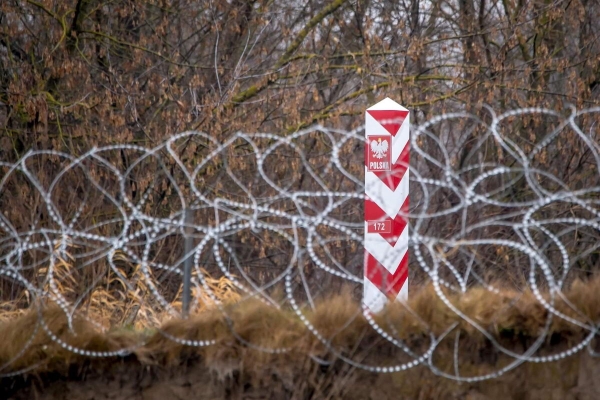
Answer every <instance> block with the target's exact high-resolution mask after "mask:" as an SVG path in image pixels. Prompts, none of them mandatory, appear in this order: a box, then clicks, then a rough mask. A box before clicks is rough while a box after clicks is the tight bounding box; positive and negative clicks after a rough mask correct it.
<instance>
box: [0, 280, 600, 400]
mask: <svg viewBox="0 0 600 400" xmlns="http://www.w3.org/2000/svg"><path fill="white" fill-rule="evenodd" d="M212 284H213V285H215V287H216V288H221V290H223V293H224V296H225V297H227V296H229V297H228V298H229V300H230V302H229V303H228V304H227V305H226V307H225V309H224V310H225V312H224V313H223V312H221V311H220V310H218V309H217V308H215V307H210V306H205V307H204V308H203V309H202V310H199V311H198V312H196V313H194V314H193V315H192V316H191V317H190V318H189V319H188V320H173V319H172V320H163V321H159V325H156V326H160V328H159V329H158V330H153V331H150V332H149V331H148V330H147V329H146V330H143V329H118V328H117V327H113V328H112V329H110V330H109V331H107V332H105V333H101V332H100V331H99V330H98V329H96V328H95V327H94V326H93V325H92V324H90V323H89V322H87V321H86V320H84V319H83V318H81V317H75V318H74V320H73V327H72V329H70V328H69V326H68V321H67V318H66V317H65V314H64V312H63V311H62V310H61V309H60V308H58V307H56V306H55V305H52V304H46V305H43V306H41V308H39V310H38V309H36V308H35V307H32V308H31V309H29V310H27V311H20V310H14V309H13V310H11V309H10V307H8V308H6V307H4V308H3V310H4V309H8V311H7V312H6V313H4V314H3V315H2V316H1V319H0V321H1V322H0V331H1V332H2V333H3V338H4V340H3V341H2V342H0V365H3V364H4V363H6V362H7V361H9V360H13V359H15V358H16V359H15V361H14V362H13V363H12V364H11V365H10V367H9V368H8V369H5V370H4V371H2V372H3V373H5V372H8V371H10V370H18V369H21V368H25V367H27V366H31V365H37V367H36V369H35V373H36V374H44V373H50V372H51V373H59V374H66V373H67V372H68V371H69V367H70V366H72V365H84V364H85V363H87V361H85V360H84V359H83V357H82V356H78V355H76V354H73V353H72V352H70V351H66V350H64V349H63V348H61V347H60V346H58V345H57V344H56V343H55V342H54V341H52V340H51V339H50V338H49V337H48V335H46V334H45V333H44V332H42V331H41V330H38V331H37V333H36V332H35V329H36V327H37V326H38V325H37V321H38V319H39V317H40V315H42V316H43V319H44V320H45V321H46V322H47V324H48V327H49V328H50V330H51V331H52V332H54V333H55V334H56V336H58V337H59V338H61V340H63V341H65V342H66V343H69V344H70V345H72V346H74V347H77V348H81V349H85V350H91V351H111V350H115V349H120V348H124V347H129V346H133V345H136V344H140V343H143V345H141V347H139V348H137V349H135V350H134V351H133V354H132V356H130V359H132V360H135V361H131V362H133V363H134V365H137V366H140V368H141V367H142V366H154V368H156V367H160V368H170V369H173V368H175V369H178V368H182V366H185V365H188V366H189V365H195V367H194V368H202V369H203V370H205V371H206V373H207V374H209V376H213V377H216V378H217V380H216V381H215V382H220V383H219V385H226V384H233V383H232V382H238V383H240V382H241V381H245V380H248V382H251V383H250V384H251V385H253V387H258V386H260V387H262V386H261V385H264V384H265V380H266V381H273V380H274V381H277V382H278V384H279V385H283V386H282V387H284V388H288V389H289V388H290V387H292V388H295V389H294V390H296V389H298V388H300V387H304V388H305V389H306V388H308V387H310V388H311V389H310V390H312V391H314V390H317V391H319V390H323V391H325V392H327V393H328V396H330V395H331V396H333V398H335V396H338V395H339V396H342V395H343V394H344V393H347V392H346V390H348V388H349V387H354V386H353V385H356V384H358V383H359V382H361V380H364V379H367V377H370V378H368V379H383V380H385V381H386V382H388V383H387V384H388V385H392V383H390V382H393V381H394V379H396V378H394V379H392V381H389V379H391V378H390V377H389V376H388V375H382V376H381V377H378V378H375V376H377V375H375V374H366V375H365V373H364V372H362V371H359V370H355V369H353V368H350V367H349V366H348V365H347V364H345V363H344V362H341V361H339V360H337V361H336V357H335V356H333V355H332V353H331V351H330V350H329V349H327V348H326V347H325V346H324V345H323V344H322V343H320V342H319V341H318V340H317V339H316V338H315V337H314V335H312V334H311V333H310V332H308V330H307V329H306V327H305V326H304V324H302V323H301V322H300V321H299V319H298V318H297V317H296V316H295V315H294V314H293V313H292V312H290V311H289V310H277V309H275V308H273V307H269V306H267V305H265V304H264V303H262V302H259V301H255V300H250V301H243V302H239V301H238V302H236V301H235V300H236V297H235V296H233V295H232V294H231V293H230V290H231V288H230V286H229V284H227V283H225V282H224V281H220V282H219V281H213V282H212ZM413 292H414V291H413ZM564 294H565V298H566V299H567V300H568V302H569V303H571V304H572V305H573V306H574V307H576V309H577V310H579V312H580V313H581V314H582V315H580V314H577V313H576V312H575V311H573V310H572V309H571V308H570V307H569V306H568V305H567V303H566V302H565V301H557V302H556V308H557V309H558V310H560V311H561V312H564V313H565V314H567V315H572V316H576V315H577V317H578V318H579V319H580V320H582V319H583V318H584V317H585V318H588V319H589V320H591V321H598V320H599V318H600V279H594V280H590V281H587V282H583V281H577V282H575V283H574V284H573V285H572V286H571V287H570V288H569V289H568V290H566V291H565V293H564ZM448 299H449V301H450V302H451V303H452V304H453V305H454V306H455V307H456V308H458V309H459V310H461V312H463V313H464V314H465V315H467V316H468V317H469V318H470V319H471V320H472V321H475V322H476V323H478V324H479V325H480V326H481V327H483V328H484V329H486V330H487V331H488V332H490V333H491V334H492V335H493V336H494V337H495V338H496V339H497V340H498V341H499V342H500V343H502V345H503V346H505V347H507V348H509V349H511V350H514V351H517V352H522V351H523V350H524V348H525V347H526V346H527V345H531V343H533V341H534V340H535V339H536V338H537V337H538V335H539V333H540V331H541V330H542V328H543V326H544V324H545V321H546V317H547V311H546V309H545V308H544V307H543V306H542V305H540V304H539V302H538V301H537V299H535V297H534V296H533V295H532V294H531V293H530V292H524V293H517V292H514V291H509V290H501V291H500V292H499V293H498V294H491V293H490V292H488V291H486V290H483V289H479V288H473V289H471V290H469V291H468V292H467V293H465V294H462V295H458V294H448ZM111 301H113V300H111ZM105 304H106V302H102V301H98V302H95V303H91V305H90V307H98V309H97V310H94V311H93V312H92V313H91V315H97V316H100V317H101V316H102V315H104V313H107V312H108V311H106V310H103V309H102V307H104V306H105ZM408 308H410V310H411V311H410V312H409V311H408V310H407V308H405V307H404V306H402V305H400V304H396V305H393V306H392V307H389V308H388V309H387V310H386V311H385V312H384V313H382V314H381V315H379V316H377V318H376V319H377V321H378V322H379V323H380V324H381V325H382V327H384V328H385V329H386V330H387V331H389V332H395V334H397V335H398V336H399V337H400V338H402V339H403V340H405V341H406V343H408V344H409V345H410V346H411V347H412V348H413V349H415V351H417V352H418V351H419V350H423V349H425V348H426V347H427V346H428V344H429V343H428V333H429V332H433V333H434V334H435V335H437V336H439V335H441V334H442V333H443V332H444V331H445V330H447V329H448V327H449V326H451V325H452V324H454V323H457V324H458V328H457V329H458V330H459V331H460V340H461V342H460V343H461V345H460V354H459V357H460V359H461V363H460V368H461V374H463V375H465V376H469V375H476V374H480V373H485V372H489V371H492V370H495V369H498V368H499V367H501V366H503V365H506V364H507V363H508V362H509V361H511V359H509V358H508V357H506V356H503V355H502V354H500V353H499V352H497V351H495V350H494V348H493V346H491V345H490V343H489V341H488V340H487V339H485V338H484V336H483V335H482V334H481V333H479V332H478V331H477V330H476V329H474V328H473V326H472V325H471V324H468V323H467V322H465V321H464V320H463V319H462V318H460V317H459V316H457V315H456V314H455V313H454V312H453V311H451V310H450V309H449V308H448V307H447V306H446V305H445V304H444V303H443V302H442V301H441V300H440V299H439V297H438V296H437V295H436V293H435V291H434V290H433V287H431V286H426V287H423V288H421V289H420V290H418V291H416V293H414V294H413V295H412V296H411V300H410V302H409V303H408ZM306 312H307V314H306V315H307V317H308V320H309V321H311V323H312V324H313V325H314V326H315V327H316V328H317V329H318V330H319V331H320V332H321V334H322V335H323V336H324V337H325V338H328V339H329V340H331V343H332V348H334V349H335V350H336V351H337V352H339V353H340V354H344V355H345V356H350V357H352V358H353V359H355V360H358V361H364V362H367V363H372V364H374V365H391V364H395V363H397V362H398V361H399V360H403V357H404V356H403V355H402V354H400V353H399V352H398V351H397V350H395V349H393V348H392V347H391V346H389V345H387V344H386V343H385V341H384V340H383V339H382V338H381V337H380V335H378V334H377V333H376V332H375V331H374V330H373V329H372V328H370V326H369V324H368V322H367V321H366V320H365V319H364V317H363V316H362V314H361V312H360V307H359V304H357V303H356V302H354V301H352V299H351V297H350V295H349V294H347V293H345V294H341V295H337V296H332V297H331V298H329V299H326V300H323V301H322V302H320V303H319V304H317V307H316V309H315V310H312V311H308V310H307V311H306ZM148 313H149V314H148V315H152V314H151V313H150V312H149V311H148ZM158 318H160V316H158V315H154V316H153V317H152V318H147V317H144V319H143V320H144V321H146V323H148V322H153V321H155V320H156V319H158ZM147 326H148V325H144V324H141V325H140V327H147ZM164 333H166V334H168V335H170V336H174V337H178V338H181V339H187V340H215V341H216V343H215V344H214V345H212V346H208V347H198V348H193V347H188V346H184V345H181V344H178V343H176V342H174V341H172V340H170V339H168V338H167V335H165V334H164ZM586 334H588V332H587V331H586V330H584V329H582V328H580V327H578V326H576V325H573V324H571V323H568V322H566V321H564V320H562V319H560V318H554V320H553V323H552V325H551V333H550V334H549V335H548V340H547V341H546V343H544V344H543V345H542V348H541V349H540V350H539V352H538V353H537V354H538V355H542V354H549V353H556V352H557V351H560V350H564V349H566V348H568V347H569V346H571V345H573V344H574V343H576V342H577V341H580V340H581V339H582V338H583V337H584V336H585V335H586ZM30 337H33V338H34V339H33V341H32V342H31V343H30V345H29V346H28V347H27V346H26V344H27V341H28V340H29V338H30ZM246 343H251V345H247V344H246ZM453 345H454V336H452V338H451V340H450V339H449V340H446V341H442V342H441V343H440V344H439V345H438V348H437V350H436V353H435V354H434V360H436V365H437V366H438V367H439V368H440V369H442V370H445V371H446V372H449V373H452V372H453V364H452V362H451V360H452V354H453V351H454V350H453ZM258 347H263V348H270V349H281V348H288V349H289V351H287V352H285V353H282V354H272V353H270V352H267V351H264V350H260V349H258ZM24 348H27V350H26V351H25V352H24V353H23V354H21V350H22V349H24ZM131 357H133V358H131ZM315 359H322V360H326V361H328V362H331V364H330V365H329V366H327V367H322V366H320V365H319V364H318V363H316V362H315V361H314V360H315ZM111 362H114V361H111V359H100V360H98V361H97V363H100V364H102V363H108V364H110V363H111ZM569 362H572V361H569V359H567V360H565V361H563V362H562V364H560V363H559V364H557V365H563V364H564V363H569ZM190 363H191V364H190ZM531 365H533V364H531ZM552 365H553V364H541V365H537V364H536V365H535V368H534V370H532V369H531V368H533V367H531V366H527V365H526V366H522V367H519V368H520V369H519V371H521V372H522V373H531V374H533V373H535V374H537V375H536V376H538V375H539V376H542V377H543V376H546V375H544V374H546V373H545V372H544V373H541V372H540V370H539V369H536V368H542V369H543V371H546V369H547V371H555V372H553V373H557V374H563V375H564V374H567V372H568V371H567V372H565V371H564V370H562V372H561V370H560V369H558V370H556V368H557V367H555V366H554V367H553V366H552ZM564 365H567V364H564ZM568 365H570V366H567V367H566V368H567V369H568V370H569V371H571V369H572V368H575V367H574V366H572V365H571V364H568ZM573 365H575V364H573ZM323 368H325V369H323ZM544 368H546V369H544ZM561 368H562V367H561ZM100 369H101V368H100ZM419 371H420V372H419ZM527 371H529V372H527ZM423 372H424V367H418V368H416V369H413V370H411V371H409V372H406V373H403V374H399V376H405V377H411V376H412V377H418V379H419V381H420V382H422V381H423V380H424V379H432V377H433V375H432V374H428V373H427V374H425V375H422V374H423ZM571 372H573V371H571ZM575 372H577V371H575ZM415 374H416V375H415ZM513 375H514V374H513ZM513 375H510V374H509V376H513ZM567 375H568V374H567ZM567 375H565V376H567ZM576 375H577V374H576ZM393 376H396V375H393ZM515 376H518V374H517V375H515ZM568 376H571V375H568ZM426 377H429V378H426ZM546 378H547V376H546ZM546 378H544V379H546ZM398 379H400V378H398ZM411 379H412V378H411ZM415 379H416V378H415ZM504 379H507V378H504ZM511 379H512V378H511ZM515 379H516V378H515ZM540 379H541V378H540ZM565 379H566V378H565ZM569 379H570V381H569V382H573V379H575V381H577V379H576V378H569ZM240 380H241V381H240ZM443 381H444V382H445V383H444V385H445V386H443V387H446V388H447V390H449V391H451V390H455V389H456V388H458V387H462V386H460V385H458V386H457V385H456V384H455V383H453V382H452V381H450V380H443ZM227 382H229V383H227ZM261 382H262V383H261ZM342 382H345V383H344V384H342ZM561 382H562V381H561ZM215 384H216V383H215ZM299 385H300V386H299ZM307 385H308V386H307ZM323 385H325V386H323ZM340 385H341V386H340ZM440 387H441V386H440ZM462 388H463V389H464V387H462ZM288 389H285V390H288ZM282 390H283V389H282ZM290 390H291V389H290ZM298 390H300V389H298ZM302 390H304V389H302ZM306 390H308V389H306ZM356 390H358V389H356ZM407 390H408V389H407ZM456 390H458V389H456ZM461 390H462V389H461ZM325 392H324V393H325ZM303 393H304V392H303ZM356 393H359V392H356ZM356 393H355V394H356ZM432 393H433V392H432ZM444 393H450V392H444ZM413 394H414V393H413ZM431 396H433V397H435V396H437V395H436V394H431ZM316 398H321V397H316ZM323 398H325V397H323ZM352 398H360V397H352ZM390 398H391V397H390ZM425 398H427V397H425ZM441 398H443V397H441Z"/></svg>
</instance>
